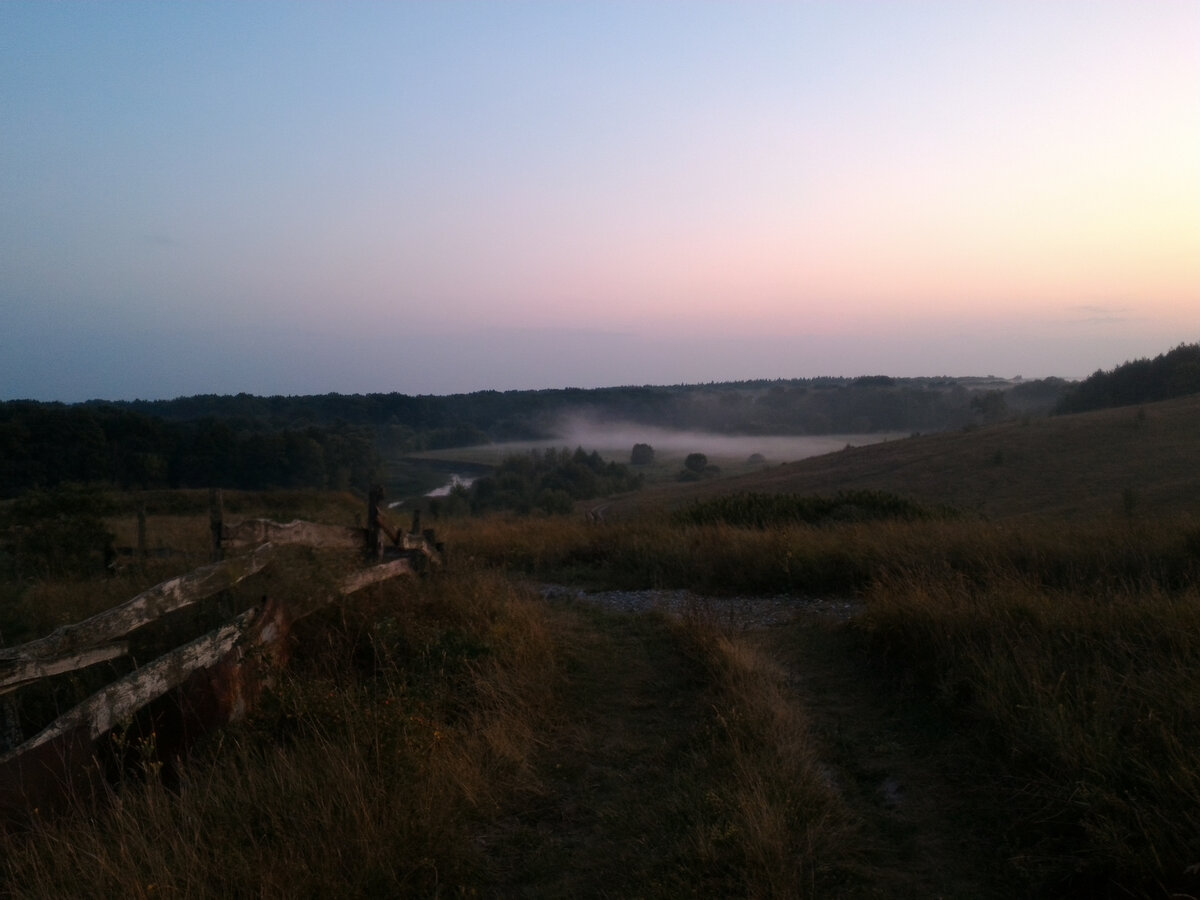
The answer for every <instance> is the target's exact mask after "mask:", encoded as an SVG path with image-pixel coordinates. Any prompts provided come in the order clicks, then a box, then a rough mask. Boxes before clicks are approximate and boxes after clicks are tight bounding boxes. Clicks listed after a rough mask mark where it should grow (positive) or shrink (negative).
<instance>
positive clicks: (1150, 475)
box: [614, 396, 1200, 520]
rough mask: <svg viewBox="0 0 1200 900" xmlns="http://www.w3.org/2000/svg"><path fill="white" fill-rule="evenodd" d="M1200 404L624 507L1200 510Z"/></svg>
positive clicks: (1012, 431) (841, 457)
mask: <svg viewBox="0 0 1200 900" xmlns="http://www.w3.org/2000/svg"><path fill="white" fill-rule="evenodd" d="M1197 448H1200V396H1193V397H1186V398H1183V399H1178V400H1169V401H1164V402H1161V403H1153V404H1147V405H1145V406H1140V407H1123V408H1119V409H1111V410H1101V411H1098V412H1090V413H1080V414H1077V415H1069V416H1055V417H1050V418H1037V419H1029V420H1025V421H1015V422H1007V423H1004V424H1000V425H992V426H987V427H981V428H977V429H972V430H966V431H958V432H951V433H944V434H933V435H926V436H918V437H913V438H907V439H905V440H900V441H889V442H887V443H883V444H874V445H871V446H867V447H852V448H849V449H846V450H843V451H841V452H838V453H834V454H830V455H826V456H820V457H815V458H812V459H806V460H802V461H800V462H796V463H790V464H785V465H780V466H775V467H773V468H769V469H766V470H763V471H761V472H756V473H753V474H749V475H744V476H740V477H738V478H732V479H722V480H714V481H708V482H701V483H696V484H691V485H658V486H653V487H651V488H648V489H647V490H646V491H645V492H644V493H643V495H642V496H637V497H630V498H627V499H626V500H625V501H624V502H623V503H622V505H621V506H620V507H618V508H616V509H614V512H616V511H619V510H620V509H624V510H630V509H648V508H654V507H658V506H661V505H668V506H671V507H678V506H681V505H684V504H686V503H688V502H690V501H693V500H696V499H701V498H705V497H711V496H714V495H718V494H724V493H734V492H738V491H761V492H768V493H796V494H832V493H835V492H837V491H841V490H861V489H867V490H885V491H891V492H893V493H896V494H900V495H902V496H905V497H909V498H912V499H915V500H917V501H919V502H923V503H927V504H930V505H949V506H954V507H956V508H959V509H961V510H964V511H968V512H978V513H981V514H983V515H985V516H987V517H989V518H994V519H1000V518H1010V517H1045V518H1054V519H1061V520H1083V519H1087V518H1094V517H1109V516H1113V515H1126V514H1128V513H1133V514H1134V515H1137V514H1156V515H1157V514H1173V513H1184V512H1196V513H1200V478H1198V477H1197V475H1196V472H1197V459H1198V456H1197Z"/></svg>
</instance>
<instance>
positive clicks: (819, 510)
mask: <svg viewBox="0 0 1200 900" xmlns="http://www.w3.org/2000/svg"><path fill="white" fill-rule="evenodd" d="M948 515H949V512H948V511H945V510H943V511H938V512H934V511H931V510H929V509H927V508H925V507H923V506H920V505H919V504H917V503H913V502H912V501H911V500H906V499H905V498H903V497H898V496H896V495H895V494H889V493H887V492H886V491H839V492H838V493H837V494H835V495H834V496H832V497H819V496H815V495H813V496H801V495H798V494H760V493H753V492H751V493H743V494H731V495H728V496H724V497H717V498H716V499H713V500H704V501H701V502H699V503H696V504H694V505H693V506H690V507H688V508H687V509H684V510H681V511H680V512H678V513H676V514H675V522H676V524H679V525H733V526H735V527H740V528H774V527H776V526H779V525H821V524H824V523H827V522H869V521H879V520H899V521H905V522H911V521H916V520H919V519H931V518H941V517H946V516H948Z"/></svg>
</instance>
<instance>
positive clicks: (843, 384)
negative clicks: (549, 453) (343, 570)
mask: <svg viewBox="0 0 1200 900" xmlns="http://www.w3.org/2000/svg"><path fill="white" fill-rule="evenodd" d="M1066 386H1067V383H1066V382H1063V381H1061V380H1060V379H1045V380H1042V381H1029V382H1018V383H1013V382H1009V381H1006V380H1004V379H995V378H990V377H989V378H980V379H953V378H907V379H905V378H889V377H887V376H882V375H872V376H864V377H861V378H856V379H849V378H810V379H787V380H782V379H781V380H774V381H766V380H760V381H740V382H721V383H712V384H704V385H670V386H660V387H653V386H641V387H635V386H626V387H612V388H597V389H590V390H584V389H579V388H564V389H560V390H540V391H478V392H475V393H470V394H454V395H450V396H425V395H422V396H408V395H405V394H398V393H390V394H355V395H345V394H321V395H313V396H294V397H284V396H272V397H257V396H253V395H250V394H245V393H243V394H236V395H231V396H223V395H215V394H206V395H198V396H194V397H180V398H176V399H174V400H153V401H150V400H132V401H112V402H106V401H98V400H97V401H89V402H87V403H81V404H70V405H66V404H61V403H37V402H33V401H9V402H6V403H0V495H2V496H12V495H14V494H16V493H19V492H21V491H23V490H26V489H29V488H37V487H41V488H47V487H53V486H54V485H56V484H61V483H66V482H70V483H84V484H87V483H99V484H108V485H115V486H118V487H122V488H147V487H207V486H221V487H236V488H248V489H252V488H271V487H328V488H342V487H349V486H353V487H362V486H363V485H366V484H368V483H369V482H371V481H372V480H374V479H375V478H376V477H377V476H378V475H379V473H380V469H381V465H382V464H381V460H383V459H385V458H386V459H389V460H393V459H395V458H397V457H399V456H403V455H404V454H409V453H414V452H418V451H423V450H437V449H443V448H448V447H463V446H470V445H473V444H484V443H489V442H501V441H507V440H553V439H555V438H556V436H557V434H558V431H559V429H560V428H561V426H562V423H563V421H564V419H566V418H570V417H582V418H583V419H586V420H589V421H594V422H597V423H604V422H628V423H631V424H644V425H653V426H657V427H663V428H678V429H690V430H704V431H713V432H720V433H726V434H829V433H843V432H844V433H864V432H872V431H900V432H905V431H907V432H912V431H938V430H945V429H948V428H958V427H963V426H965V425H969V424H972V423H981V422H984V421H993V420H995V419H996V418H998V417H1003V416H1005V415H1009V414H1027V413H1030V412H1033V413H1040V412H1048V411H1049V410H1050V409H1051V408H1053V406H1054V404H1055V403H1056V402H1057V401H1058V399H1059V397H1060V396H1061V395H1062V394H1063V392H1064V390H1065V389H1066ZM989 392H990V393H992V394H994V395H995V396H993V397H989V398H988V399H987V400H986V402H983V401H981V400H980V399H979V398H980V396H981V395H983V394H986V393H989ZM1001 401H1003V402H1001ZM643 452H644V451H643Z"/></svg>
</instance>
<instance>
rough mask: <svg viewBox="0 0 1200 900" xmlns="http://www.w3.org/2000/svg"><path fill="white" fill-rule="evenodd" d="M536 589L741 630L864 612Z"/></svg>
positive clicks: (792, 600) (788, 601)
mask: <svg viewBox="0 0 1200 900" xmlns="http://www.w3.org/2000/svg"><path fill="white" fill-rule="evenodd" d="M536 590H537V591H538V593H540V594H541V595H542V597H544V598H545V599H547V600H568V599H569V600H579V601H582V602H584V603H594V604H596V605H598V606H603V607H605V608H607V609H610V610H613V611H616V612H625V613H639V612H649V611H651V610H658V611H661V612H665V613H668V614H670V615H678V616H681V615H702V616H705V617H711V618H712V619H713V620H714V621H716V622H718V623H719V624H721V625H724V626H726V627H731V628H735V629H741V630H747V629H752V628H765V627H769V626H772V625H779V624H781V623H783V622H787V621H790V620H791V619H793V618H795V617H796V616H799V615H807V616H819V617H821V618H824V619H832V620H834V621H839V622H845V621H848V620H849V619H850V618H852V617H853V616H854V615H855V614H856V613H858V612H859V611H860V610H861V609H862V604H861V603H859V602H857V601H854V600H845V599H837V600H829V599H822V598H817V597H803V596H799V595H794V594H778V595H775V596H771V597H756V596H746V597H739V596H735V597H713V596H707V595H703V594H696V593H693V592H692V591H689V590H641V591H584V590H580V589H579V588H576V587H571V586H570V585H564V584H539V585H537V586H536Z"/></svg>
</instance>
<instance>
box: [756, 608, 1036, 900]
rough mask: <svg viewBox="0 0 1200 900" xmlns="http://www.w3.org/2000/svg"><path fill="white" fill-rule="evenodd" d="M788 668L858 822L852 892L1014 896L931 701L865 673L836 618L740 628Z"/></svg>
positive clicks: (957, 751)
mask: <svg viewBox="0 0 1200 900" xmlns="http://www.w3.org/2000/svg"><path fill="white" fill-rule="evenodd" d="M749 637H750V638H751V639H752V640H753V641H754V642H755V643H756V644H758V645H759V646H760V647H761V648H763V649H765V650H766V651H767V652H768V653H770V655H771V656H772V657H773V658H775V659H776V660H777V661H779V663H780V664H782V665H783V666H785V668H786V670H787V672H788V673H789V682H790V684H791V686H792V687H793V689H794V690H795V692H796V696H797V702H798V703H800V704H802V706H803V708H804V709H805V711H806V712H807V714H808V716H809V720H810V722H811V724H812V726H813V728H814V729H815V731H816V733H817V735H818V737H819V739H820V742H821V745H822V746H823V748H824V757H823V758H824V759H825V761H826V764H827V765H828V766H829V772H830V776H831V777H832V778H833V779H834V782H835V784H836V786H837V787H838V790H839V792H840V794H841V796H842V797H843V799H844V800H845V802H846V803H847V805H848V806H849V807H850V809H851V810H852V811H853V813H854V814H855V816H856V817H857V818H858V819H859V820H860V822H861V835H862V837H861V839H862V844H863V847H862V849H863V851H864V858H865V860H866V861H867V862H866V863H865V864H864V865H863V866H862V867H861V871H860V873H859V874H860V877H861V878H862V890H861V891H858V890H855V891H854V893H853V895H854V896H877V897H889V898H891V897H897V898H898V897H911V898H935V897H943V898H989V897H995V898H1012V897H1020V896H1022V894H1023V892H1022V889H1021V887H1020V885H1018V884H1017V883H1015V881H1014V878H1013V872H1012V869H1011V867H1010V866H1009V865H1008V863H1007V862H1006V860H1005V859H1004V858H1003V854H1002V853H1001V852H1000V850H999V846H1000V841H999V840H997V826H994V825H992V824H990V823H988V822H985V821H981V819H980V816H979V813H978V810H980V809H994V808H995V805H994V804H995V801H994V800H992V801H989V802H982V803H981V802H979V801H980V800H981V799H982V797H981V794H980V791H981V790H982V788H981V786H980V783H979V780H978V779H974V778H972V777H971V773H970V772H969V771H967V770H966V767H965V766H964V763H963V759H964V751H965V747H964V745H963V740H964V739H963V738H962V737H960V736H957V735H956V734H955V733H954V731H953V729H952V728H951V726H950V725H949V724H948V723H947V722H946V721H945V719H944V718H942V717H941V716H940V715H939V714H938V713H937V712H936V711H935V710H933V709H931V708H930V707H929V705H928V702H927V701H925V700H923V699H920V698H915V697H914V696H913V695H912V694H911V692H909V691H907V690H906V689H905V687H904V686H903V685H898V684H896V683H894V682H892V681H890V680H888V679H886V678H885V677H884V676H883V675H881V674H880V673H879V672H878V671H875V670H873V667H872V666H871V665H870V661H869V659H868V658H866V656H865V654H864V652H863V650H862V648H861V646H860V645H859V643H858V642H857V640H856V638H855V637H854V635H853V634H852V633H850V632H849V631H848V630H847V628H846V627H845V625H844V624H842V623H839V622H836V621H831V620H830V619H829V618H828V617H826V616H821V615H811V614H807V615H800V616H798V617H797V618H796V619H794V620H793V621H792V622H791V623H789V624H788V625H785V626H783V627H781V628H776V629H771V630H765V631H759V632H756V633H754V634H753V635H751V636H749Z"/></svg>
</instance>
